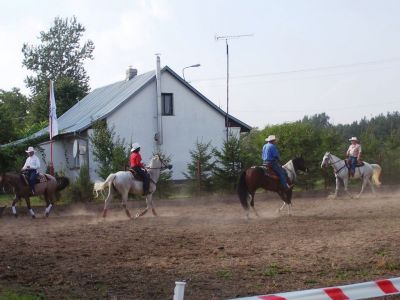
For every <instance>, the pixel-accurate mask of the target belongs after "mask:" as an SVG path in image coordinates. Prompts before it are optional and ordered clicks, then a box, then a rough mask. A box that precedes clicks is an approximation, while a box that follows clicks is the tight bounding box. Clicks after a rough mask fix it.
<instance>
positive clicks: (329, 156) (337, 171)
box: [327, 153, 346, 174]
mask: <svg viewBox="0 0 400 300" xmlns="http://www.w3.org/2000/svg"><path fill="white" fill-rule="evenodd" d="M327 157H328V158H329V161H331V160H332V156H331V154H330V153H329V154H328V155H327ZM341 161H343V160H342V159H339V160H337V161H334V162H328V167H329V166H334V165H335V164H337V163H338V162H341ZM345 167H346V163H345V164H344V165H343V167H341V168H340V169H339V170H335V173H336V174H338V173H339V172H340V171H341V170H342V169H344V168H345ZM334 168H335V167H334Z"/></svg>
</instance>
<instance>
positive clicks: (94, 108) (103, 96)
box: [3, 66, 251, 146]
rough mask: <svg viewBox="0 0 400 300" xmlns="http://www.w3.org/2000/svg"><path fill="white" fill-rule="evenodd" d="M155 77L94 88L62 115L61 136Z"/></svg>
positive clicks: (44, 131) (243, 126)
mask: <svg viewBox="0 0 400 300" xmlns="http://www.w3.org/2000/svg"><path fill="white" fill-rule="evenodd" d="M161 71H162V72H165V71H167V72H169V73H170V74H172V75H173V76H174V77H175V78H176V79H177V80H179V81H180V82H181V83H182V84H184V85H185V86H186V87H187V88H189V89H190V90H191V91H192V92H194V93H195V94H197V95H198V96H199V97H200V98H201V99H203V101H205V102H206V103H207V104H208V105H210V106H211V107H212V108H214V109H215V110H217V111H218V112H219V113H220V114H222V115H223V116H225V115H226V113H225V112H224V111H223V110H222V109H221V108H219V107H218V106H217V105H215V104H214V103H213V102H212V101H210V100H209V99H208V98H206V97H205V96H204V95H203V94H201V93H200V92H199V91H197V90H196V89H195V88H194V87H192V86H191V85H190V84H188V83H187V82H186V81H185V80H183V79H182V78H181V77H180V76H179V75H178V74H176V73H175V72H174V71H173V70H172V69H171V68H169V67H168V66H165V67H164V68H163V69H162V70H161ZM155 77H156V73H155V71H154V70H153V71H150V72H147V73H144V74H141V75H137V76H135V77H134V78H132V79H130V80H128V81H126V80H124V81H119V82H116V83H113V84H110V85H106V86H104V87H101V88H97V89H95V90H93V91H92V92H91V93H90V94H88V95H87V96H86V97H84V98H83V99H82V100H81V101H79V102H78V103H76V104H75V105H74V106H73V107H71V108H70V109H69V110H68V111H66V112H65V113H64V114H63V115H62V116H60V117H59V118H58V131H59V135H63V134H71V133H79V132H81V131H83V130H85V129H87V128H89V127H90V126H91V125H92V123H93V122H94V121H96V120H99V119H104V118H106V117H107V116H108V115H110V114H111V113H112V112H113V111H114V110H115V109H117V108H118V107H120V106H121V105H122V104H123V103H124V102H125V101H127V100H128V99H129V98H131V97H132V96H134V95H135V94H137V93H138V92H139V91H141V90H142V89H143V88H144V87H146V86H147V85H148V84H149V83H151V82H152V81H153V80H155ZM229 120H230V122H231V123H234V124H235V125H238V126H240V127H241V131H250V129H251V127H250V126H249V125H247V124H245V123H243V122H242V121H240V120H238V119H236V118H234V117H232V116H231V115H229ZM45 134H48V128H47V127H46V128H43V129H42V130H40V131H38V132H36V133H34V134H33V135H31V136H29V137H26V138H24V139H21V140H18V141H14V142H12V143H10V144H7V145H3V146H9V145H12V144H18V143H21V142H24V141H27V140H30V139H34V138H37V137H40V136H42V135H45Z"/></svg>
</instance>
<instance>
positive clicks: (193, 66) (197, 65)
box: [182, 64, 200, 81]
mask: <svg viewBox="0 0 400 300" xmlns="http://www.w3.org/2000/svg"><path fill="white" fill-rule="evenodd" d="M197 67H200V64H195V65H191V66H187V67H184V68H183V69H182V77H183V80H185V81H186V79H185V69H187V68H197Z"/></svg>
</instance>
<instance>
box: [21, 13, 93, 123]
mask: <svg viewBox="0 0 400 300" xmlns="http://www.w3.org/2000/svg"><path fill="white" fill-rule="evenodd" d="M84 32H85V27H83V25H82V24H80V23H79V22H78V21H77V19H76V17H75V16H74V17H72V18H66V19H63V18H59V17H56V18H55V19H54V24H53V26H52V27H51V28H50V29H49V31H47V32H44V31H41V32H40V37H39V39H40V42H41V44H39V45H38V46H32V45H28V44H26V43H25V44H24V45H23V47H22V53H23V55H24V59H23V62H22V63H23V65H24V66H25V67H26V68H27V69H28V70H29V71H32V72H33V75H30V76H27V78H26V84H27V87H28V88H29V89H30V90H31V92H32V96H33V97H32V99H31V101H32V105H31V114H30V116H31V117H32V121H34V122H36V121H42V120H46V119H47V118H48V99H49V97H48V90H49V80H50V79H52V80H54V81H55V94H56V105H57V113H58V114H59V115H61V114H63V113H64V112H65V111H67V110H68V109H69V108H70V107H71V106H72V105H74V104H75V103H77V101H79V99H81V98H82V97H83V96H85V95H86V94H87V93H88V91H89V76H88V75H87V74H86V70H85V68H84V66H83V64H84V62H85V60H86V59H93V55H92V52H93V50H94V44H93V42H92V41H91V40H88V41H86V42H84V43H83V44H82V42H81V39H82V36H83V33H84Z"/></svg>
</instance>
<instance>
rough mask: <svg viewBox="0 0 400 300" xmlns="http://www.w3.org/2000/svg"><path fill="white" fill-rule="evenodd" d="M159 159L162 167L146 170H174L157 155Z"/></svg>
mask: <svg viewBox="0 0 400 300" xmlns="http://www.w3.org/2000/svg"><path fill="white" fill-rule="evenodd" d="M157 157H158V159H159V160H160V163H161V167H156V168H152V167H146V169H148V170H165V169H171V168H172V167H171V165H168V164H166V163H165V161H164V160H163V159H162V158H161V157H160V156H159V155H157Z"/></svg>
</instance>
